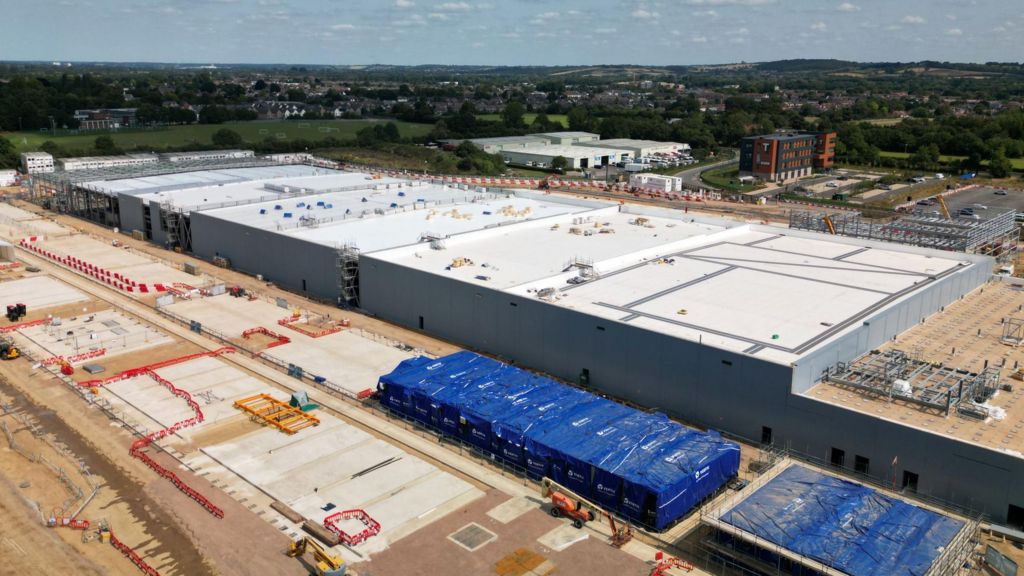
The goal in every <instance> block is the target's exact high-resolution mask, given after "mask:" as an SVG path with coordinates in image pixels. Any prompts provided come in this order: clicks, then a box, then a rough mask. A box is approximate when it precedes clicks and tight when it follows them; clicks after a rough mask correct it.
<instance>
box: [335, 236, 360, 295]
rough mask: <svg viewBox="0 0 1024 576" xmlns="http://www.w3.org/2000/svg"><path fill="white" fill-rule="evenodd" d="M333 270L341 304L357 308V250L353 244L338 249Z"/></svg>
mask: <svg viewBox="0 0 1024 576" xmlns="http://www.w3.org/2000/svg"><path fill="white" fill-rule="evenodd" d="M335 268H336V272H337V278H338V293H339V294H340V295H341V296H339V298H340V300H341V302H338V304H344V303H347V304H349V305H351V306H355V307H357V308H358V307H359V249H358V248H356V247H355V245H354V244H345V245H343V246H341V247H340V248H338V251H337V259H336V260H335Z"/></svg>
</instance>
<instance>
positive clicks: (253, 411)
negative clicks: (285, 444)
mask: <svg viewBox="0 0 1024 576" xmlns="http://www.w3.org/2000/svg"><path fill="white" fill-rule="evenodd" d="M235 408H238V409H240V410H242V411H244V412H247V413H248V414H249V415H250V416H252V417H253V419H255V420H257V421H259V422H262V423H264V424H269V425H271V426H273V427H275V428H277V429H278V430H280V431H282V432H284V433H285V434H295V433H296V432H298V431H299V430H302V429H304V428H309V427H310V426H317V425H318V424H320V419H319V418H317V417H316V416H312V415H310V414H307V413H305V412H303V411H302V410H301V409H299V408H296V407H294V406H290V405H289V404H288V403H287V402H281V401H280V400H277V399H276V398H274V397H273V396H270V395H269V394H257V395H255V396H250V397H248V398H242V399H241V400H236V401H235Z"/></svg>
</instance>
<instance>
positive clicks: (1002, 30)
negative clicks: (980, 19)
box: [992, 26, 1006, 34]
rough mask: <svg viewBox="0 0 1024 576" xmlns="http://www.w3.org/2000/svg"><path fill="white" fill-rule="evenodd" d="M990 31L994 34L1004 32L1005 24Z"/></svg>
mask: <svg viewBox="0 0 1024 576" xmlns="http://www.w3.org/2000/svg"><path fill="white" fill-rule="evenodd" d="M992 31H993V32H995V33H996V34H1002V33H1003V32H1006V26H996V27H995V28H993V29H992Z"/></svg>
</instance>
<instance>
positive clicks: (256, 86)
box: [252, 78, 267, 90]
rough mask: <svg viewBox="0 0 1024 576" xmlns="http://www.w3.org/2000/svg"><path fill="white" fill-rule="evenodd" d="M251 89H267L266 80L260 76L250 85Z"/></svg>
mask: <svg viewBox="0 0 1024 576" xmlns="http://www.w3.org/2000/svg"><path fill="white" fill-rule="evenodd" d="M252 89H253V90H266V89H267V82H266V80H264V79H262V78H260V79H259V80H257V81H256V83H255V84H253V85H252Z"/></svg>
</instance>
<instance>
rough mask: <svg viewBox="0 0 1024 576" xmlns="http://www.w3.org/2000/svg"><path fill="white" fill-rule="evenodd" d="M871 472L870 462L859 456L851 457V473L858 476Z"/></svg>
mask: <svg viewBox="0 0 1024 576" xmlns="http://www.w3.org/2000/svg"><path fill="white" fill-rule="evenodd" d="M870 470H871V460H870V459H869V458H865V457H863V456H861V455H860V454H857V455H856V456H854V457H853V471H854V472H857V473H858V474H865V475H866V474H869V473H870Z"/></svg>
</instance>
